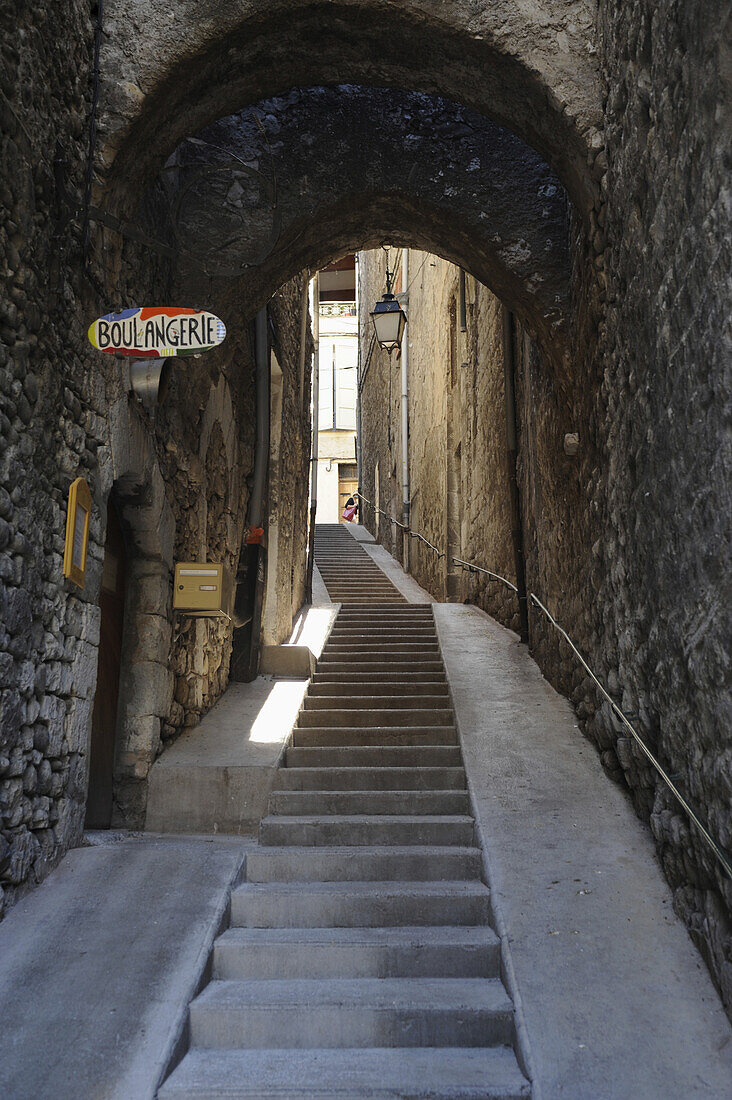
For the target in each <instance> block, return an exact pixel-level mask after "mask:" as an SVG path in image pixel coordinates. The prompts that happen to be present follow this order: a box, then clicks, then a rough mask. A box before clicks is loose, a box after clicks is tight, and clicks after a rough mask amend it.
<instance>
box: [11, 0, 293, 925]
mask: <svg viewBox="0 0 732 1100" xmlns="http://www.w3.org/2000/svg"><path fill="white" fill-rule="evenodd" d="M90 14H93V13H92V9H90V6H89V5H88V4H87V3H82V2H81V0H71V2H70V3H69V4H66V5H62V6H61V7H60V8H59V7H54V8H49V9H48V10H47V11H46V10H43V11H41V10H40V9H28V8H24V9H23V10H22V11H21V10H20V8H19V7H18V5H17V4H15V3H13V2H10V0H4V2H0V29H1V31H2V33H1V35H0V37H1V39H2V47H1V49H2V60H0V74H2V76H1V78H0V80H1V82H2V90H3V92H4V94H5V96H6V97H8V99H9V103H8V100H6V99H3V100H2V102H0V115H1V116H2V136H1V137H0V256H1V257H2V260H0V835H2V836H3V838H4V840H5V843H6V844H9V845H10V846H11V850H12V852H13V858H12V868H13V869H12V876H11V878H7V876H6V879H5V888H4V893H3V904H5V903H7V902H12V901H14V900H15V899H16V898H17V897H18V896H20V894H21V893H22V891H23V890H24V889H25V888H26V886H27V885H28V884H31V883H32V882H33V881H37V880H40V878H42V876H43V875H44V874H45V873H46V871H47V870H48V868H49V867H50V866H52V865H53V863H54V862H55V861H56V860H57V859H58V858H59V857H60V856H61V855H63V853H64V851H65V850H66V849H67V848H68V846H69V845H70V844H74V843H78V842H79V840H80V838H81V835H82V828H83V819H84V808H85V801H86V775H87V772H88V756H87V752H88V746H89V734H90V723H91V716H92V707H93V698H94V692H95V689H96V675H97V649H98V645H99V638H100V609H99V606H98V599H99V589H100V584H101V579H102V571H103V564H104V544H105V534H106V533H105V522H106V512H107V500H108V498H109V496H110V493H111V494H112V496H113V498H114V500H115V503H116V506H117V508H118V511H119V512H120V513H121V516H122V524H123V527H124V530H125V536H126V539H127V540H128V558H129V563H128V564H129V575H128V600H127V613H126V624H125V637H124V640H123V655H122V661H123V665H125V664H129V663H130V662H132V661H133V660H137V659H139V660H141V661H143V662H148V663H147V664H146V665H143V666H142V667H141V671H142V672H143V673H145V674H146V675H144V676H142V677H140V678H139V679H138V681H137V682H136V683H135V684H134V685H132V687H133V690H131V691H130V692H129V693H127V694H125V693H124V692H123V693H122V696H121V704H120V717H121V722H120V729H121V734H122V740H121V741H120V742H119V743H118V745H117V750H118V756H119V759H120V769H119V774H118V775H117V776H116V778H115V813H116V814H117V815H118V817H119V819H120V820H121V821H123V822H124V823H125V824H126V825H129V826H135V827H139V826H141V825H142V823H143V821H144V810H145V799H146V794H145V790H144V787H145V776H146V774H147V768H148V767H149V764H150V762H151V761H152V759H153V758H154V755H155V753H156V752H157V751H159V748H160V728H161V720H163V721H164V722H165V728H166V735H167V736H168V737H174V736H176V734H177V732H178V731H179V730H180V729H182V728H184V726H185V725H186V724H187V725H193V724H195V722H196V721H197V720H198V719H199V718H200V715H201V713H202V712H203V711H204V710H205V709H206V708H207V707H208V706H211V705H212V704H213V703H214V702H215V701H216V699H217V698H218V695H219V694H220V692H221V691H222V690H223V689H224V687H225V685H226V680H227V673H228V668H227V662H228V653H229V648H230V633H231V631H230V629H229V630H228V635H227V630H226V629H222V628H220V627H215V628H212V630H211V632H210V635H209V633H208V631H207V630H204V631H202V632H201V633H200V634H199V635H198V637H197V639H196V647H197V652H196V653H195V654H194V655H192V658H191V659H192V662H193V663H194V664H195V665H196V667H197V668H198V666H199V665H201V666H202V667H200V668H198V672H197V677H198V682H199V691H198V696H197V705H196V707H194V708H193V709H192V710H190V711H187V712H182V711H175V712H174V711H172V710H171V706H170V699H171V683H172V681H173V675H172V671H171V670H172V669H173V668H174V667H175V666H176V664H177V663H178V662H179V661H180V660H181V649H182V648H183V647H185V646H186V645H187V644H188V640H189V639H188V636H187V635H186V634H185V633H183V634H182V635H181V636H176V637H173V630H172V610H171V596H172V584H171V572H172V566H173V563H174V555H175V553H176V552H178V551H183V550H185V553H186V556H191V557H193V558H195V559H197V558H199V557H201V556H203V557H204V558H205V557H206V556H208V557H209V560H216V558H215V555H217V554H220V553H223V552H224V551H225V553H226V557H227V560H228V562H229V563H230V564H231V565H232V566H233V568H234V569H235V568H236V564H237V560H238V554H239V548H240V544H241V539H242V534H243V529H244V524H245V520H246V506H247V500H248V494H249V482H248V478H249V476H250V474H251V468H252V456H253V447H254V438H255V425H254V416H253V411H254V399H255V394H254V387H253V376H252V342H251V332H250V321H251V317H252V315H253V313H254V309H255V305H254V304H253V303H252V304H250V303H248V302H247V301H246V300H242V298H241V297H239V298H238V299H237V298H236V297H235V298H234V300H233V304H232V307H231V309H230V310H229V311H227V314H226V323H227V328H228V332H229V339H228V341H227V344H226V345H225V346H224V349H223V350H222V352H221V353H220V354H215V355H212V356H210V357H209V358H208V359H207V360H205V361H204V360H201V361H200V362H199V361H194V360H189V361H188V362H187V363H186V364H185V366H184V368H181V367H180V366H179V365H178V364H175V365H174V370H173V379H172V384H171V387H170V392H169V395H168V398H167V401H166V405H165V406H162V407H161V408H160V409H159V410H157V411H156V412H155V413H154V414H153V411H152V410H148V409H146V408H144V407H143V406H142V404H141V403H140V402H139V401H138V400H137V399H136V398H134V397H132V396H131V395H130V393H129V381H128V380H129V373H128V371H127V368H126V367H125V366H124V365H120V363H119V362H116V361H114V360H112V359H110V358H108V357H105V356H101V355H99V354H98V353H96V352H94V351H93V350H92V349H91V348H90V346H89V345H88V343H87V340H86V329H87V328H88V325H89V321H90V319H91V318H92V317H94V316H97V315H99V314H100V313H102V312H106V311H107V310H109V309H114V308H119V307H121V306H123V305H128V304H129V303H130V302H132V303H135V302H141V303H143V304H144V303H145V302H153V303H154V302H162V303H165V302H167V301H168V300H171V299H172V300H175V299H176V297H177V295H178V294H180V299H181V300H182V301H183V303H184V304H185V302H186V301H187V300H188V292H187V289H186V287H185V286H182V287H180V288H174V285H173V284H174V272H173V270H172V266H171V264H170V263H169V261H168V260H167V259H166V258H164V257H161V256H160V255H159V254H158V253H156V252H154V251H153V250H150V249H148V248H145V247H142V246H140V245H139V244H137V243H134V242H131V241H129V240H127V239H125V238H123V237H122V236H120V235H119V234H116V235H114V239H112V238H111V237H110V236H109V232H111V231H107V230H105V231H104V235H103V233H102V231H101V230H100V228H99V227H98V226H97V225H96V224H95V223H92V224H91V226H90V241H89V249H88V256H87V261H88V262H87V263H86V265H85V261H84V257H83V255H82V253H83V247H84V242H83V239H82V234H81V232H80V227H81V226H82V225H84V224H85V220H86V219H85V212H84V194H85V181H86V175H87V170H88V132H89V122H90V118H89V105H90V99H89V88H90V86H91V68H90V66H91V61H92V56H93V30H94V27H93V24H92V21H91V19H90ZM57 143H58V145H57ZM54 155H57V159H56V163H55V164H54ZM142 199H143V196H142V194H138V195H136V196H134V206H135V214H134V215H133V217H138V216H139V217H140V218H142V219H143V221H145V224H147V225H148V227H149V229H150V233H149V235H150V236H155V234H156V233H158V232H162V233H165V229H164V224H163V223H164V207H162V206H161V205H160V202H159V196H156V194H155V192H154V189H153V193H152V194H151V196H150V197H149V198H148V199H147V200H145V201H142V209H141V211H140V212H139V214H138V213H137V211H138V207H140V206H141V200H142ZM156 203H157V206H156ZM146 219H147V220H146ZM161 226H162V227H161ZM205 297H206V294H205V291H204V294H203V299H202V300H205ZM300 298H301V283H300V281H297V280H296V281H294V282H293V283H292V284H291V285H290V286H289V287H288V288H285V289H284V290H283V291H282V293H281V295H280V296H279V298H278V302H279V303H281V305H280V307H279V308H281V310H282V312H283V314H284V315H287V314H288V313H289V310H290V309H294V311H295V313H296V315H297V317H298V318H299V308H300ZM275 308H277V307H275ZM274 313H275V309H273V314H274ZM288 326H289V327H288ZM284 328H285V329H286V333H285V335H284V336H283V345H284V350H282V351H281V352H278V355H279V358H280V361H281V363H282V364H283V371H286V372H287V380H288V381H287V384H288V386H294V387H295V389H297V388H298V385H299V384H298V382H297V378H298V372H297V369H296V368H297V363H298V353H299V328H298V330H297V333H295V328H294V327H293V326H292V325H290V324H289V320H288V322H287V323H286V325H285V326H284ZM290 340H294V343H293V344H292V346H289V344H288V341H290ZM293 392H294V391H293ZM224 393H226V394H228V397H227V399H226V400H223V395H224ZM290 400H291V412H290V414H289V416H290V417H291V418H293V419H294V422H295V424H296V430H297V432H299V434H300V437H301V438H306V437H307V435H308V432H307V429H306V428H304V427H303V424H302V423H301V422H302V421H303V419H307V415H308V404H307V398H306V396H305V395H302V394H300V395H299V397H298V398H295V397H292V395H291V396H290ZM204 422H206V423H208V424H209V428H208V429H207V430H208V434H209V436H210V435H211V434H212V432H213V429H214V427H215V426H216V425H218V428H217V431H219V432H220V433H221V434H222V436H223V438H224V443H225V459H224V465H225V471H224V474H225V480H226V481H227V494H226V496H225V498H224V497H221V498H219V492H218V486H217V485H212V486H211V490H212V495H213V496H215V497H216V499H217V501H220V500H221V501H223V506H220V503H217V504H216V506H215V507H214V508H212V515H216V517H217V519H216V523H215V524H213V523H212V524H210V525H209V526H210V527H211V531H208V530H207V524H206V515H205V509H202V508H201V504H202V502H205V499H206V494H207V490H208V488H209V486H208V485H207V482H206V478H205V477H204V476H202V473H203V471H204V469H205V459H206V455H205V450H204V452H203V453H202V451H201V442H202V430H203V425H204ZM288 430H291V425H289V423H288ZM212 454H214V452H212ZM215 455H216V461H215V462H214V463H213V466H212V469H213V468H214V467H215V468H216V473H217V475H218V463H219V460H221V458H222V455H221V453H220V451H219V450H216V451H215ZM306 457H307V456H306V455H304V454H298V456H297V461H295V462H294V463H293V465H292V466H291V467H290V469H289V470H288V479H289V480H288V483H287V490H288V493H289V494H290V495H291V497H292V498H293V501H294V502H295V508H296V509H299V510H300V512H301V511H302V501H303V498H304V495H305V494H306V488H305V486H306V481H305V478H304V477H303V473H304V471H305V468H306V467H305V464H306ZM298 462H299V465H298ZM189 473H190V477H189V476H188V475H189ZM79 476H83V477H85V478H86V480H87V482H88V483H89V486H90V489H91V492H92V500H93V505H92V514H91V520H90V542H89V549H88V560H87V575H86V583H85V587H84V588H83V589H78V588H76V587H75V586H74V585H72V584H71V583H70V582H69V581H66V580H64V578H63V575H62V560H63V551H64V534H65V524H66V501H67V494H68V489H69V485H70V483H71V481H73V480H74V479H75V478H76V477H79ZM192 505H193V507H192ZM214 527H215V528H216V530H215V532H214V530H213V528H214ZM209 535H211V543H210V545H208V543H207V540H208V537H209ZM291 564H292V563H291ZM302 568H303V562H302V561H301V560H300V561H298V562H296V563H295V565H294V569H293V570H292V584H293V586H294V587H297V586H298V585H299V586H300V588H301V578H302ZM287 598H288V599H289V598H290V594H289V589H288V597H287ZM204 655H205V661H204V660H203V656H204ZM153 667H156V668H158V669H159V670H160V672H159V673H157V674H155V675H147V672H148V671H150V670H151V669H152V668H153ZM146 716H147V718H148V719H149V720H148V721H147V723H146V724H145V723H143V724H145V729H144V733H143V729H142V726H141V725H140V722H142V721H143V719H144V718H145V717H146ZM138 720H139V722H138ZM128 733H129V736H130V740H131V744H130V745H128V744H126V743H125V741H124V737H126V736H127V734H128ZM132 743H134V747H133V744H132ZM133 751H134V753H135V759H136V764H135V766H133V768H132V771H133V773H134V774H133V778H132V780H129V777H128V769H127V767H126V765H125V764H124V758H125V753H127V754H128V755H129V754H130V753H132V752H133ZM126 797H128V799H129V801H128V802H126V801H125V799H126ZM36 834H37V835H38V836H39V837H40V836H41V835H42V836H43V843H42V845H41V848H37V845H36V846H35V847H34V843H33V840H32V838H33V836H35V835H36ZM18 838H26V839H18ZM29 838H30V839H29ZM16 839H17V844H16Z"/></svg>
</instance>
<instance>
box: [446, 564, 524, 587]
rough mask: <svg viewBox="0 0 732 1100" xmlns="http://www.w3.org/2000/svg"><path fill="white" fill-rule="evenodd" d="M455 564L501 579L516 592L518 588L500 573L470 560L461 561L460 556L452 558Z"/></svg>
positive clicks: (472, 571) (471, 571) (470, 570)
mask: <svg viewBox="0 0 732 1100" xmlns="http://www.w3.org/2000/svg"><path fill="white" fill-rule="evenodd" d="M452 560H453V563H454V564H455V565H462V566H463V568H464V569H467V570H468V572H470V573H487V575H488V576H489V577H493V579H494V580H496V581H502V582H503V584H505V585H506V586H507V587H508V588H510V589H511V591H512V592H518V588H517V587H516V585H515V584H513V583H512V582H511V581H509V580H506V578H505V577H502V576H501V574H500V573H493V572H492V571H491V570H490V569H484V568H483V566H482V565H476V564H475V563H474V562H472V561H463V560H462V558H453V559H452Z"/></svg>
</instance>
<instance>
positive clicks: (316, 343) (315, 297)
mask: <svg viewBox="0 0 732 1100" xmlns="http://www.w3.org/2000/svg"><path fill="white" fill-rule="evenodd" d="M310 288H311V309H312V319H313V321H312V323H313V385H312V394H313V430H312V449H311V452H310V524H309V527H308V562H307V576H306V579H305V603H312V602H313V560H314V554H315V513H316V512H317V510H318V416H319V411H320V277H319V275H318V272H317V271H316V273H315V275H314V276H313V280H312V282H311V284H310Z"/></svg>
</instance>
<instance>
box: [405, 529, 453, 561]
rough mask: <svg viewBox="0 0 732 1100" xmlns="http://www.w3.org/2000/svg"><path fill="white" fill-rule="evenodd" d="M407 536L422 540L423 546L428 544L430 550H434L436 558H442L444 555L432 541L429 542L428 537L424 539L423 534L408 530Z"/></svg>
mask: <svg viewBox="0 0 732 1100" xmlns="http://www.w3.org/2000/svg"><path fill="white" fill-rule="evenodd" d="M409 537H410V538H413V539H419V541H420V542H423V543H424V544H425V546H429V548H430V550H434V552H435V553H436V554H437V557H438V558H444V557H445V555H444V554H443V553H442V551H441V550H438V549H437V547H436V546H435V545H434V543H432V542H430V540H429V539H426V538H425V537H424V535H420V533H419V531H410V532H409Z"/></svg>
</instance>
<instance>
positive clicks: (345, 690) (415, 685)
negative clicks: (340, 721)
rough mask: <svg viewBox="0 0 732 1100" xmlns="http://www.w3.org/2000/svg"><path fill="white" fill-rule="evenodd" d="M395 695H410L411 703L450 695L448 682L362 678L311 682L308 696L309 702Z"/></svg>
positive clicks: (433, 702) (395, 696)
mask: <svg viewBox="0 0 732 1100" xmlns="http://www.w3.org/2000/svg"><path fill="white" fill-rule="evenodd" d="M354 692H358V695H357V696H354V694H353V693H354ZM367 695H368V696H371V697H372V698H373V697H374V696H381V697H382V698H384V697H385V696H393V697H394V698H397V699H399V698H402V699H403V698H405V697H406V696H409V703H410V706H411V702H412V699H413V698H424V697H425V696H427V695H428V696H430V699H431V702H432V705H433V706H434V705H435V700H436V699H440V698H447V697H448V687H447V683H445V682H443V683H430V682H429V681H424V680H421V681H417V682H408V683H404V682H401V683H400V682H399V681H398V680H394V681H393V682H390V681H384V680H373V681H367V682H366V683H364V682H363V681H362V680H361V679H360V678H359V680H358V681H357V682H356V683H354V682H353V681H352V680H344V681H342V682H340V683H338V682H336V683H330V682H328V681H325V682H323V681H322V680H318V681H316V682H314V683H311V684H310V686H309V688H308V693H307V696H306V699H307V701H308V702H309V701H310V700H312V699H348V700H352V699H354V698H363V697H364V696H367Z"/></svg>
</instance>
